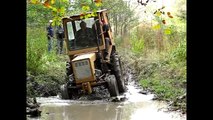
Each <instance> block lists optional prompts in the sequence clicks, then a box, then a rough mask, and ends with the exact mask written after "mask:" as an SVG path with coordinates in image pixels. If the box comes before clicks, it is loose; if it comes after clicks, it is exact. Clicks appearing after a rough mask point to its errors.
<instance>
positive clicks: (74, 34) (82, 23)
mask: <svg viewBox="0 0 213 120" xmlns="http://www.w3.org/2000/svg"><path fill="white" fill-rule="evenodd" d="M95 23H97V22H95V19H94V18H87V19H83V20H75V21H69V22H67V33H68V41H69V43H68V44H69V50H79V49H85V48H91V47H97V44H99V45H102V42H101V41H102V40H101V37H96V36H99V35H97V34H98V33H100V32H97V30H100V25H99V24H95Z"/></svg>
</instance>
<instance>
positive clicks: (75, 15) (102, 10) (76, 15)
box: [64, 9, 107, 18]
mask: <svg viewBox="0 0 213 120" xmlns="http://www.w3.org/2000/svg"><path fill="white" fill-rule="evenodd" d="M104 11H107V9H101V10H98V11H97V13H101V12H104ZM89 13H92V12H87V13H86V14H89ZM81 15H82V14H74V15H72V16H69V17H64V18H71V17H78V16H81Z"/></svg>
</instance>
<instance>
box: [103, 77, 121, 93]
mask: <svg viewBox="0 0 213 120" xmlns="http://www.w3.org/2000/svg"><path fill="white" fill-rule="evenodd" d="M106 80H107V84H108V90H109V93H110V96H111V97H116V96H118V95H119V91H118V86H117V82H116V78H115V75H109V76H107V79H106Z"/></svg>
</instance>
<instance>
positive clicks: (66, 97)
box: [60, 84, 70, 100]
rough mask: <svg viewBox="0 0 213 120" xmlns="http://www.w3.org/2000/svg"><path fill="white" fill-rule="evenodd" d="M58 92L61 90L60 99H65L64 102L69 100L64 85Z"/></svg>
mask: <svg viewBox="0 0 213 120" xmlns="http://www.w3.org/2000/svg"><path fill="white" fill-rule="evenodd" d="M60 90H61V99H65V100H66V99H70V96H69V92H68V88H67V85H66V84H63V85H61V86H60Z"/></svg>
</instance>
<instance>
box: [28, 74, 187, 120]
mask: <svg viewBox="0 0 213 120" xmlns="http://www.w3.org/2000/svg"><path fill="white" fill-rule="evenodd" d="M131 72H132V71H128V72H127V73H126V75H127V76H125V78H126V84H127V92H126V93H124V94H123V95H121V96H118V97H116V98H115V97H114V98H110V97H109V93H108V91H107V90H105V89H104V88H101V87H99V88H96V92H95V93H94V94H92V95H84V96H82V97H80V98H79V99H78V100H61V99H60V97H59V95H58V96H53V97H46V98H45V97H38V98H37V101H38V102H39V103H41V105H40V110H41V111H42V112H41V116H40V117H38V118H28V119H29V120H142V119H143V120H186V114H181V113H179V112H169V111H168V110H167V108H168V106H169V105H168V104H167V103H165V102H162V101H156V100H153V99H154V98H155V95H154V94H151V93H149V92H147V91H143V90H142V89H141V87H140V86H138V85H136V83H135V82H134V76H133V75H132V73H131Z"/></svg>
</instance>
